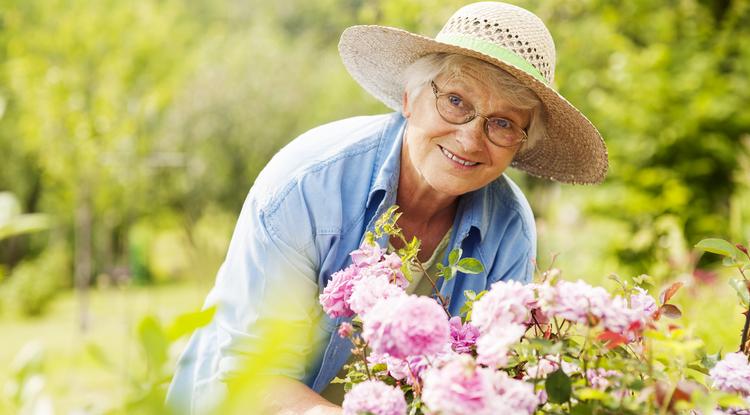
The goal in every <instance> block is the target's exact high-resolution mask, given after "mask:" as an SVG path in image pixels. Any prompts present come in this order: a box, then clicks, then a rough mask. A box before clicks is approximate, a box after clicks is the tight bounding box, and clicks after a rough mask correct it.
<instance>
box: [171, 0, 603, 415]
mask: <svg viewBox="0 0 750 415" xmlns="http://www.w3.org/2000/svg"><path fill="white" fill-rule="evenodd" d="M339 49H340V52H341V56H342V58H343V61H344V64H345V65H346V67H347V69H348V70H349V72H350V73H351V75H352V76H353V77H354V79H356V80H357V81H358V82H359V83H360V84H361V85H362V86H363V87H364V88H365V89H366V90H367V91H368V92H370V93H371V94H372V95H374V96H375V97H376V98H378V99H379V100H381V101H382V102H383V103H385V104H386V105H388V106H389V107H391V108H393V109H394V110H397V111H398V112H396V113H393V114H387V115H378V116H367V117H356V118H351V119H346V120H342V121H337V122H333V123H331V124H327V125H324V126H321V127H318V128H315V129H313V130H311V131H309V132H307V133H305V134H303V135H302V136H300V137H299V138H297V139H296V140H294V141H292V142H291V143H290V144H289V145H287V146H286V147H285V148H284V149H282V150H281V151H280V152H279V153H278V154H276V155H275V156H274V157H273V159H272V160H271V161H270V162H269V163H268V165H267V166H266V167H265V169H264V170H263V171H262V172H261V174H260V175H259V176H258V178H257V180H256V182H255V184H254V185H253V187H252V189H251V190H250V193H249V195H248V197H247V200H246V202H245V205H244V207H243V209H242V213H241V214H240V217H239V221H238V223H237V228H236V230H235V233H234V236H233V238H232V242H231V245H230V248H229V252H228V254H227V257H226V261H225V262H224V264H223V266H222V267H221V269H220V271H219V274H218V278H217V281H216V286H215V287H214V289H213V290H212V291H211V293H210V294H209V296H208V299H207V301H206V306H212V305H216V306H217V311H216V315H215V317H214V319H213V321H212V322H211V324H210V325H208V326H207V327H204V328H202V329H200V330H198V331H197V332H196V333H195V335H194V336H193V338H192V339H191V341H190V343H189V345H188V348H187V350H186V351H185V353H184V355H183V357H182V359H181V362H180V366H179V368H178V370H177V373H176V375H175V378H174V380H173V383H172V386H171V388H170V394H169V401H170V403H172V404H174V405H175V407H176V409H178V411H179V412H180V413H189V412H202V411H204V410H208V409H209V408H210V407H211V406H212V405H214V404H215V403H216V402H217V401H218V400H220V399H222V397H223V396H224V394H225V389H226V385H225V382H226V381H227V380H228V379H231V377H232V376H233V375H236V374H237V373H239V372H241V371H242V370H247V371H256V372H258V371H260V372H262V374H263V375H264V376H266V375H267V376H268V379H271V378H274V379H282V381H280V382H278V383H276V386H275V389H274V391H275V392H274V393H272V394H269V395H268V396H269V397H270V398H269V399H273V400H274V402H269V404H270V406H271V407H272V408H275V409H274V410H277V411H280V412H283V413H331V414H334V413H340V409H339V408H338V407H336V406H335V405H333V404H332V403H330V402H329V401H327V400H325V399H324V398H322V397H321V396H320V395H318V393H320V392H321V391H323V390H324V389H325V388H326V387H327V386H328V385H329V383H330V381H331V380H332V378H333V377H334V376H335V375H336V373H337V372H338V371H339V370H340V369H341V367H342V365H344V364H345V363H346V361H347V359H348V358H349V356H350V348H351V344H350V343H349V340H348V339H345V338H341V337H339V336H337V335H335V328H336V327H337V325H338V324H339V323H340V322H341V320H342V319H336V320H334V319H330V318H328V317H327V316H326V315H324V314H323V312H322V309H321V307H320V305H319V304H318V301H317V300H318V295H319V294H320V293H321V292H322V290H323V288H324V287H325V286H326V283H327V282H328V281H329V280H330V277H331V274H333V273H334V272H336V271H338V270H340V269H343V268H345V267H346V266H347V265H348V264H349V261H350V258H349V255H348V254H349V253H350V252H351V251H353V250H355V249H357V248H358V247H359V246H360V244H361V243H362V240H363V237H364V235H365V232H367V231H370V230H372V229H373V226H374V222H375V221H376V219H377V218H378V217H379V216H380V215H381V214H382V213H383V212H385V211H386V210H387V209H388V208H389V207H390V206H392V205H394V204H397V205H398V206H399V209H400V211H401V212H402V213H403V215H402V216H401V217H400V219H399V222H398V224H399V225H400V226H401V228H402V229H403V231H404V233H405V235H406V236H407V238H411V237H412V236H416V237H417V238H419V239H420V240H421V241H422V246H421V251H420V252H419V256H418V259H419V261H422V262H423V263H424V266H425V269H428V271H429V269H431V268H433V267H434V266H435V264H437V263H438V262H443V261H444V260H445V257H446V255H447V253H448V252H449V251H450V250H452V249H454V248H459V247H460V248H462V249H463V253H464V255H465V256H470V257H475V258H478V259H479V260H480V261H481V262H482V263H483V264H484V265H485V270H484V272H483V273H481V274H480V275H472V276H469V277H467V276H465V275H462V274H460V273H459V275H458V276H457V278H454V279H452V280H450V281H448V282H443V281H439V282H438V287H439V290H440V292H441V293H442V294H443V295H444V296H446V297H448V296H449V297H450V298H452V299H454V301H452V302H451V303H450V304H449V309H450V311H451V313H453V314H456V313H458V310H459V309H460V308H461V305H462V304H461V303H462V302H461V299H462V298H463V292H464V290H476V291H480V290H483V289H486V288H488V287H489V286H490V285H491V284H492V283H493V282H495V281H500V280H520V281H524V282H528V281H529V280H530V278H531V276H532V272H533V260H534V258H535V245H536V235H535V230H534V218H533V215H532V212H531V209H530V208H529V206H528V203H527V202H526V199H525V198H524V196H523V194H522V193H521V191H520V190H519V188H518V187H517V186H516V185H515V184H514V183H513V182H512V181H511V180H510V179H509V178H508V177H506V176H505V175H503V173H504V172H505V170H506V169H507V168H508V167H509V166H514V167H516V168H518V169H521V170H524V171H526V172H528V173H530V174H532V175H535V176H539V177H545V178H549V179H553V180H556V181H560V182H570V183H596V182H599V181H601V180H602V179H603V177H604V175H605V173H606V170H607V154H606V148H605V146H604V143H603V141H602V138H601V136H600V135H599V133H598V132H597V130H596V129H595V128H594V127H593V126H592V125H591V123H590V122H589V121H588V120H587V119H586V118H585V117H584V116H583V115H582V114H581V113H580V112H579V111H578V110H576V109H575V108H574V107H573V106H572V105H571V104H569V103H568V102H567V101H566V100H565V99H564V98H563V97H561V96H560V95H559V94H558V93H557V92H555V91H554V90H553V89H552V82H553V74H554V65H555V51H554V44H553V41H552V38H551V36H550V34H549V32H548V30H547V28H546V27H545V25H544V23H542V22H541V20H539V19H538V18H537V17H536V16H534V15H533V14H531V13H529V12H528V11H526V10H523V9H521V8H518V7H515V6H511V5H508V4H503V3H492V2H487V3H476V4H472V5H469V6H466V7H463V8H461V9H460V10H458V11H457V12H456V13H455V14H454V15H453V16H452V17H451V18H450V19H449V21H448V22H447V23H446V25H445V26H444V27H443V29H442V30H441V32H440V33H439V34H438V35H437V37H436V38H435V39H430V38H427V37H423V36H419V35H415V34H411V33H409V32H406V31H403V30H399V29H394V28H387V27H380V26H355V27H352V28H349V29H347V30H346V31H345V32H344V34H343V36H342V38H341V43H340V45H339ZM391 243H392V244H393V245H395V246H396V247H398V244H399V241H397V240H392V241H391ZM424 280H426V279H425V278H422V279H421V280H420V279H419V278H416V279H415V280H414V281H413V282H412V283H411V286H410V287H409V291H410V292H416V293H420V294H426V295H429V294H430V288H431V287H430V285H429V284H425V282H424ZM280 327H283V328H292V330H291V332H292V333H294V334H295V335H294V336H293V337H292V338H289V339H286V341H284V342H283V343H282V344H281V345H274V350H273V351H272V352H273V356H274V359H273V363H272V364H270V363H268V362H260V363H259V362H258V359H263V357H262V356H264V355H263V353H268V351H267V350H266V351H264V350H263V348H264V346H265V345H267V343H266V342H264V340H267V339H269V338H270V337H271V336H273V334H274V330H275V329H277V328H280ZM265 356H267V354H266V355H265ZM256 374H257V373H256ZM284 411H286V412H284Z"/></svg>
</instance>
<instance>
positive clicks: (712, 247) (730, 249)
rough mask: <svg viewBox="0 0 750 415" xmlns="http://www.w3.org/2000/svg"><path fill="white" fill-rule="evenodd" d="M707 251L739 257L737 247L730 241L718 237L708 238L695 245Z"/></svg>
mask: <svg viewBox="0 0 750 415" xmlns="http://www.w3.org/2000/svg"><path fill="white" fill-rule="evenodd" d="M695 247H696V248H700V249H702V250H704V251H706V252H712V253H714V254H719V255H724V256H728V257H732V258H736V257H737V248H736V247H735V246H734V245H733V244H732V243H731V242H729V241H725V240H723V239H718V238H708V239H704V240H702V241H700V242H698V243H697V244H696V245H695Z"/></svg>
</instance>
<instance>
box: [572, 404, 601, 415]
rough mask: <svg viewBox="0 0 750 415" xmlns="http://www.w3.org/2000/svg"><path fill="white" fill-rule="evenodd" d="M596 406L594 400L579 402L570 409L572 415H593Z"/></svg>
mask: <svg viewBox="0 0 750 415" xmlns="http://www.w3.org/2000/svg"><path fill="white" fill-rule="evenodd" d="M594 408H595V406H594V403H593V402H579V403H578V404H577V405H576V406H574V407H573V408H571V409H570V415H591V414H593V413H594Z"/></svg>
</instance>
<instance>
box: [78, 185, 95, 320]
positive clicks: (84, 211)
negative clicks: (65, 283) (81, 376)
mask: <svg viewBox="0 0 750 415" xmlns="http://www.w3.org/2000/svg"><path fill="white" fill-rule="evenodd" d="M92 216H93V215H92V211H91V197H90V195H89V189H88V188H87V187H86V186H83V187H82V188H81V189H80V194H79V197H78V201H77V203H76V211H75V287H76V294H77V297H78V307H79V321H78V326H79V328H80V330H81V331H82V332H86V331H87V330H88V328H89V323H90V318H89V298H88V294H89V292H88V291H89V285H90V284H91V272H92V258H91V234H92V222H93V218H92Z"/></svg>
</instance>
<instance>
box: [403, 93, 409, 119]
mask: <svg viewBox="0 0 750 415" xmlns="http://www.w3.org/2000/svg"><path fill="white" fill-rule="evenodd" d="M401 113H402V114H404V117H405V118H409V116H411V111H410V109H409V95H408V94H407V93H406V91H404V97H403V102H402V103H401Z"/></svg>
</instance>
